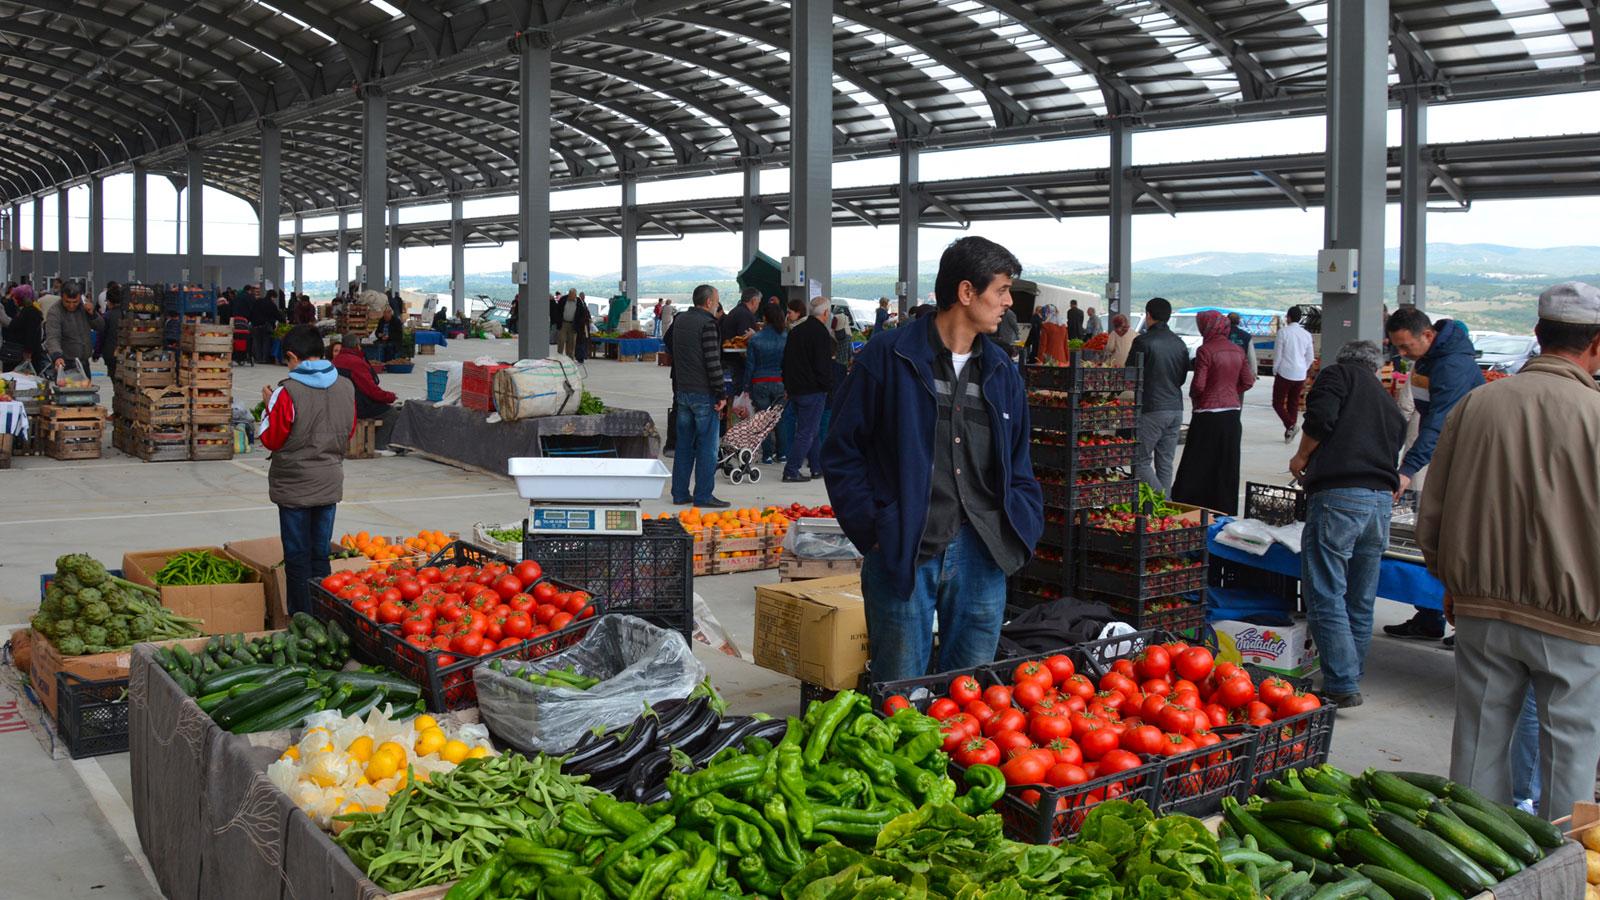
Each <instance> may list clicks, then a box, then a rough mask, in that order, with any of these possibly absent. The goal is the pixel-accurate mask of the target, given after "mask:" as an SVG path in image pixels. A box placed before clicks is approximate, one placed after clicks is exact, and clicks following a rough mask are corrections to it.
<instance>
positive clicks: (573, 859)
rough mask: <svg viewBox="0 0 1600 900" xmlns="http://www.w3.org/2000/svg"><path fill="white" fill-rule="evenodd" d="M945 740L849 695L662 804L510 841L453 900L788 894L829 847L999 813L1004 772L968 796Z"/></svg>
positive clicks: (577, 817)
mask: <svg viewBox="0 0 1600 900" xmlns="http://www.w3.org/2000/svg"><path fill="white" fill-rule="evenodd" d="M942 743H943V736H942V735H941V734H940V733H939V723H938V722H937V721H936V720H934V719H932V718H929V717H928V716H925V715H922V714H921V713H918V712H916V711H915V710H909V709H906V710H900V711H899V712H897V713H896V714H895V715H894V716H892V717H890V718H881V717H879V716H877V715H875V714H874V713H873V712H872V710H871V708H870V705H869V703H868V701H867V699H866V697H864V696H862V695H861V694H858V693H856V692H854V691H843V692H841V693H839V694H838V695H837V696H835V697H834V698H833V699H832V700H829V701H827V702H826V703H813V704H812V706H811V708H810V709H809V710H808V711H807V712H806V715H805V718H804V719H796V718H790V719H789V721H788V728H787V730H786V731H785V732H784V736H783V738H782V740H780V741H779V742H778V743H777V744H776V745H773V744H771V743H770V742H769V741H765V740H763V739H760V738H751V739H750V740H748V741H746V742H745V745H744V746H743V747H730V748H728V749H727V750H724V751H723V752H722V753H719V754H718V755H717V756H715V757H713V758H712V759H711V761H710V763H709V764H708V765H707V766H706V767H705V768H703V769H700V770H698V771H695V772H673V773H672V774H670V775H668V776H667V787H668V790H669V792H670V794H671V796H670V797H669V798H668V799H667V800H663V801H662V802H660V803H655V804H652V805H649V806H640V805H638V804H634V803H625V802H621V801H618V800H615V799H613V798H611V797H609V796H604V795H602V796H600V797H596V798H595V799H594V800H593V801H592V802H590V803H589V804H588V805H583V804H579V803H569V804H568V805H566V806H565V807H563V808H562V809H561V811H560V816H559V824H558V825H557V826H556V827H554V828H552V829H550V830H549V831H548V832H546V833H545V834H543V835H542V836H540V837H538V838H537V839H534V840H522V839H512V840H508V841H507V842H506V843H505V845H504V847H503V848H502V850H501V852H500V853H499V854H498V855H497V856H495V857H493V858H491V859H490V860H489V861H488V862H487V863H485V864H484V865H482V866H480V867H479V868H478V869H477V870H476V871H474V872H473V873H472V874H471V875H469V876H468V877H467V878H465V879H463V880H462V881H460V882H458V883H457V884H456V885H455V886H454V887H453V888H452V889H451V890H450V892H449V893H448V894H446V895H445V896H446V900H490V898H513V897H515V898H526V897H532V898H539V900H568V898H572V900H607V898H618V900H623V898H626V900H656V898H665V900H687V898H700V897H704V898H719V897H743V896H750V895H758V896H768V897H775V896H779V895H780V894H781V893H782V891H783V888H784V885H785V883H787V882H789V881H790V880H791V879H792V878H794V877H795V876H796V875H797V874H803V873H802V870H803V869H805V867H806V866H807V864H808V863H809V862H811V861H812V859H813V857H814V856H815V855H816V853H817V850H818V848H821V847H823V846H825V845H830V844H835V843H838V844H843V845H845V846H858V847H864V848H871V847H872V846H873V844H874V842H875V841H876V840H877V838H878V834H879V832H881V831H882V830H883V829H884V826H886V825H888V824H889V822H890V821H891V820H893V819H894V818H896V817H897V816H900V815H901V814H903V813H907V812H911V811H912V810H915V809H917V808H919V807H922V806H924V805H926V804H954V805H955V807H956V808H958V809H960V810H962V811H963V812H966V813H968V814H969V815H972V814H976V813H978V812H981V811H984V810H987V809H989V807H991V806H993V805H994V803H995V802H996V801H998V800H999V799H1000V795H1001V794H1002V793H1003V792H1004V791H1005V779H1004V777H1003V776H1002V775H1001V773H1000V770H998V769H995V768H993V767H990V766H973V767H971V768H969V769H967V770H966V774H965V776H964V778H965V780H966V782H967V790H966V792H965V793H964V794H962V795H961V796H959V797H958V796H956V793H957V792H956V784H955V782H954V781H952V780H951V779H950V776H949V775H948V768H949V757H948V755H947V754H945V753H944V752H943V751H942V750H941V749H940V746H941V745H942ZM813 877H814V876H813ZM808 880H809V879H808Z"/></svg>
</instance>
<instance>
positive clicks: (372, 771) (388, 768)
mask: <svg viewBox="0 0 1600 900" xmlns="http://www.w3.org/2000/svg"><path fill="white" fill-rule="evenodd" d="M399 768H400V765H399V763H397V762H395V758H394V756H392V755H391V754H388V753H377V754H375V755H374V756H373V757H372V762H369V763H367V772H366V775H367V780H368V781H372V782H378V781H382V780H384V779H385V778H391V777H393V776H394V773H395V772H396V771H397V770H398V769H399Z"/></svg>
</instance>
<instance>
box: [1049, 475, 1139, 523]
mask: <svg viewBox="0 0 1600 900" xmlns="http://www.w3.org/2000/svg"><path fill="white" fill-rule="evenodd" d="M1036 474H1037V475H1038V477H1039V489H1040V490H1041V491H1042V492H1043V493H1044V506H1045V521H1047V522H1052V521H1059V522H1061V523H1062V524H1071V523H1072V515H1071V514H1072V513H1073V512H1076V511H1077V510H1080V509H1089V508H1094V507H1099V506H1116V505H1118V504H1121V503H1132V502H1134V500H1135V499H1137V498H1138V496H1139V482H1138V481H1136V480H1134V479H1133V478H1132V477H1129V478H1125V479H1121V480H1118V481H1103V482H1098V483H1093V484H1075V483H1073V481H1074V479H1073V478H1072V476H1071V474H1070V473H1055V472H1051V471H1046V470H1036ZM1053 476H1054V477H1056V478H1059V479H1060V480H1054V481H1052V480H1048V479H1051V478H1052V477H1053ZM1052 510H1054V511H1056V512H1057V513H1059V515H1058V517H1057V518H1055V519H1052V518H1051V515H1050V514H1051V511H1052Z"/></svg>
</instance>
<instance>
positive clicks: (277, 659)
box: [272, 650, 289, 666]
mask: <svg viewBox="0 0 1600 900" xmlns="http://www.w3.org/2000/svg"><path fill="white" fill-rule="evenodd" d="M272 664H273V665H275V666H287V665H288V664H289V658H288V657H287V656H284V655H283V651H282V650H274V651H273V652H272Z"/></svg>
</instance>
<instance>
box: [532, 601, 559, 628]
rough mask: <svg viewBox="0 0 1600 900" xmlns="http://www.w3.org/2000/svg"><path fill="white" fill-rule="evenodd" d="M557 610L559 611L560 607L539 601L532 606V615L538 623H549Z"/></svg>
mask: <svg viewBox="0 0 1600 900" xmlns="http://www.w3.org/2000/svg"><path fill="white" fill-rule="evenodd" d="M558 612H561V607H559V606H555V605H553V604H550V603H541V604H539V605H538V606H536V607H534V608H533V617H534V618H535V619H537V620H538V621H539V624H540V625H549V624H550V620H551V619H554V618H555V617H556V613H558Z"/></svg>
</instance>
